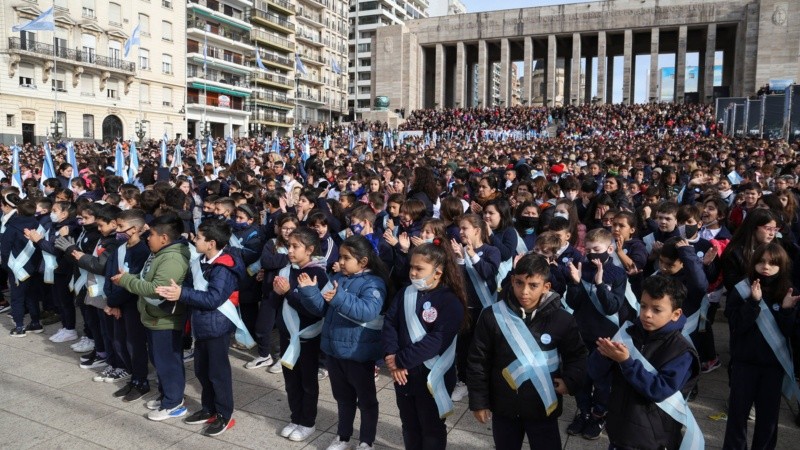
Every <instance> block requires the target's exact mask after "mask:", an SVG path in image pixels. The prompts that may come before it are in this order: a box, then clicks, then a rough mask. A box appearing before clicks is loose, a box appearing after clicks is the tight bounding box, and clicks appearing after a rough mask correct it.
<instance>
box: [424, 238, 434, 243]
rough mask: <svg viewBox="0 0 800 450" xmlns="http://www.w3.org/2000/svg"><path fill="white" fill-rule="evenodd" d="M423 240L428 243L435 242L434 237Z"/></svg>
mask: <svg viewBox="0 0 800 450" xmlns="http://www.w3.org/2000/svg"><path fill="white" fill-rule="evenodd" d="M422 242H424V243H426V244H433V238H430V239H423V240H422Z"/></svg>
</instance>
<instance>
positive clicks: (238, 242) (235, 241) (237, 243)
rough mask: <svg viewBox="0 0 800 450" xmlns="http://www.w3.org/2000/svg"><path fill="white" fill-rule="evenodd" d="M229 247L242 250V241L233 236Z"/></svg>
mask: <svg viewBox="0 0 800 450" xmlns="http://www.w3.org/2000/svg"><path fill="white" fill-rule="evenodd" d="M228 245H230V246H231V247H234V248H242V240H241V239H239V238H238V237H236V235H235V234H231V238H230V239H229V240H228Z"/></svg>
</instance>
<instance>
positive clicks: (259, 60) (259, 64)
mask: <svg viewBox="0 0 800 450" xmlns="http://www.w3.org/2000/svg"><path fill="white" fill-rule="evenodd" d="M256 66H258V68H259V69H261V70H263V71H266V70H267V68H266V67H264V63H263V62H261V54H260V53H259V52H258V47H256Z"/></svg>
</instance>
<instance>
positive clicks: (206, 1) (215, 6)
mask: <svg viewBox="0 0 800 450" xmlns="http://www.w3.org/2000/svg"><path fill="white" fill-rule="evenodd" d="M188 3H194V4H197V5H201V6H205V7H206V8H208V9H210V10H213V11H217V12H221V13H222V14H225V15H226V16H228V17H233V18H234V19H238V20H241V21H244V20H245V17H244V12H242V11H237V10H235V9H233V8H232V7H230V6H228V8H227V10H226V9H225V6H226V5H223V4H222V3H220V2H218V1H217V0H189V1H188Z"/></svg>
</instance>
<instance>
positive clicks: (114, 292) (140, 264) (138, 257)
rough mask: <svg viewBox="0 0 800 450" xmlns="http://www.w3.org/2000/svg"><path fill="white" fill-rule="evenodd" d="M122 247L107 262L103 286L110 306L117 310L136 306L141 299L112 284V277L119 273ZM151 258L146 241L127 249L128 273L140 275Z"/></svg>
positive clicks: (116, 249)
mask: <svg viewBox="0 0 800 450" xmlns="http://www.w3.org/2000/svg"><path fill="white" fill-rule="evenodd" d="M122 245H125V244H122ZM122 245H120V246H118V247H116V248H115V249H114V251H113V252H112V253H111V255H110V256H109V257H108V260H106V271H105V278H106V281H105V284H104V285H103V293H104V294H105V295H106V301H107V302H108V306H111V307H116V308H118V307H120V306H122V305H123V304H126V303H130V302H132V303H133V304H134V305H135V304H136V300H137V299H138V298H139V296H138V295H136V294H131V293H130V292H128V291H127V290H125V289H123V288H122V286H118V285H116V284H114V283H112V282H111V277H113V276H114V275H116V274H118V273H119V264H118V262H117V258H118V255H119V251H120V248H123V247H122ZM149 256H150V247H148V246H147V243H146V242H145V241H139V242H138V243H137V244H136V245H134V246H133V247H126V251H125V262H126V263H127V264H128V270H127V271H126V272H128V273H130V274H132V275H139V273H141V272H142V268H144V263H145V262H146V261H147V258H148V257H149Z"/></svg>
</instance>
